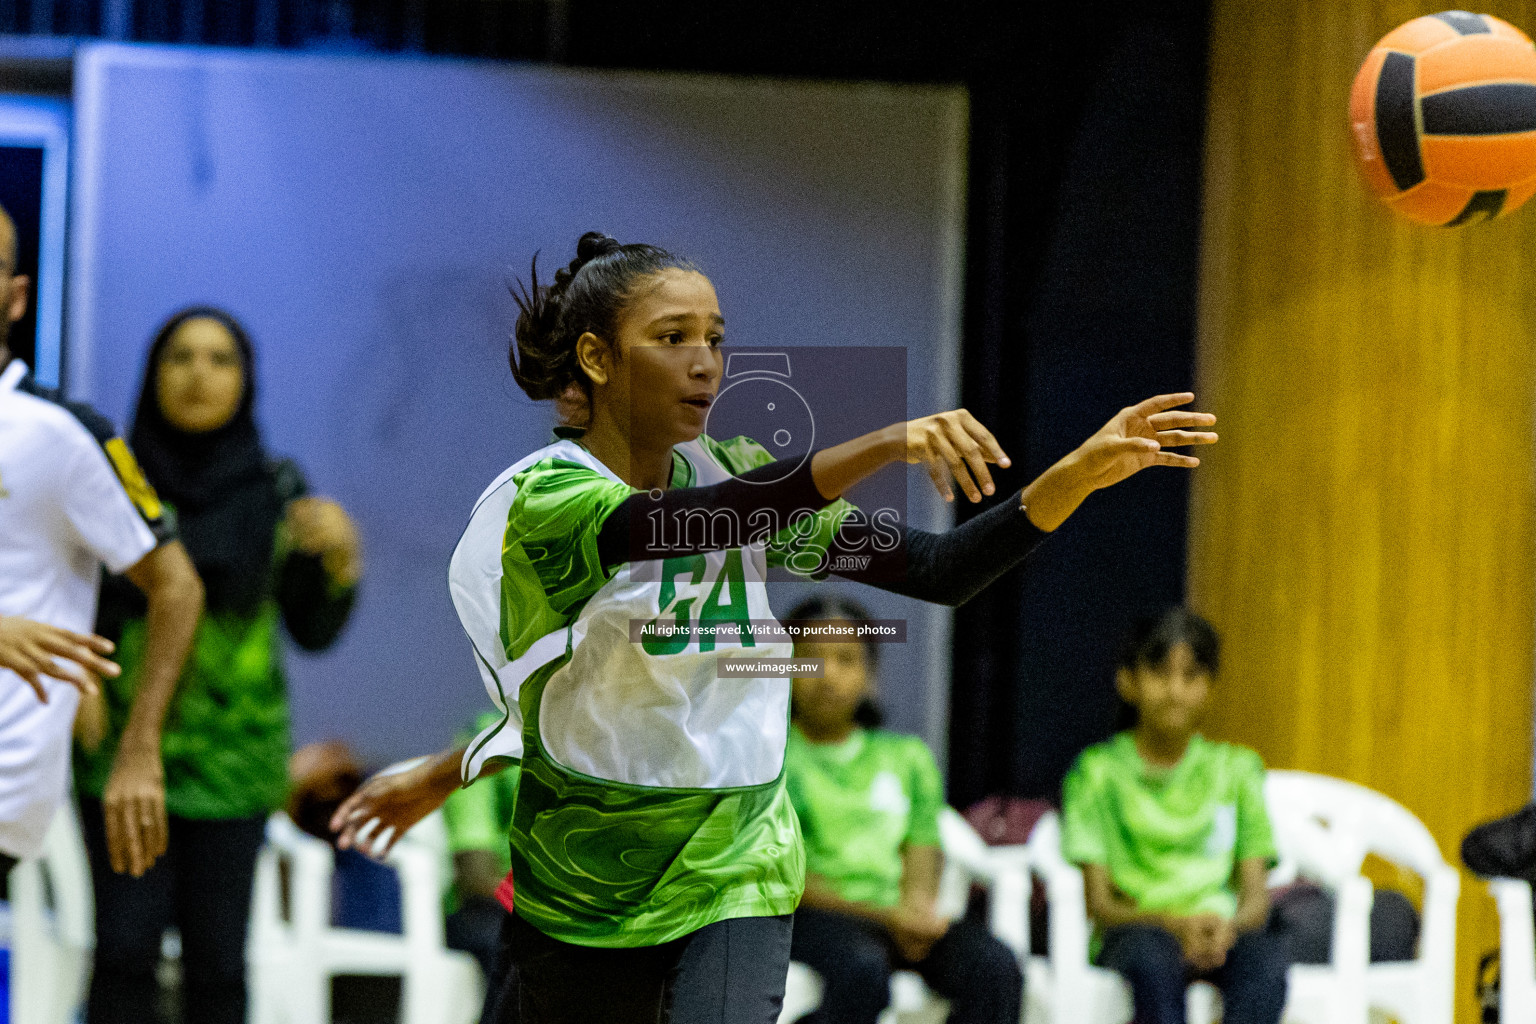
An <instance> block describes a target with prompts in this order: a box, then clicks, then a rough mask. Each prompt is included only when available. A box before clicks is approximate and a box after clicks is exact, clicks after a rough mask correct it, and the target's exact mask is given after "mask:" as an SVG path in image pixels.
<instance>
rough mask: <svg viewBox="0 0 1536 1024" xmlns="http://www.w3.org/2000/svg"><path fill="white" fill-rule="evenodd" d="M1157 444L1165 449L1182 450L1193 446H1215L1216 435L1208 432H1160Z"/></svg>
mask: <svg viewBox="0 0 1536 1024" xmlns="http://www.w3.org/2000/svg"><path fill="white" fill-rule="evenodd" d="M1157 443H1158V444H1160V445H1162V446H1163V447H1164V448H1182V447H1184V446H1185V445H1191V444H1215V443H1216V435H1215V434H1213V433H1211V432H1210V431H1207V430H1159V431H1158V432H1157Z"/></svg>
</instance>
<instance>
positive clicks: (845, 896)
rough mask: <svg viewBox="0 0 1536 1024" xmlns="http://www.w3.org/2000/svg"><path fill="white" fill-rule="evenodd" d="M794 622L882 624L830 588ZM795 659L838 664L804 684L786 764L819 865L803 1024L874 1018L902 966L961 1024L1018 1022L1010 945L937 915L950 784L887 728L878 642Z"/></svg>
mask: <svg viewBox="0 0 1536 1024" xmlns="http://www.w3.org/2000/svg"><path fill="white" fill-rule="evenodd" d="M787 621H788V622H791V623H795V624H798V625H807V626H809V625H816V624H825V623H829V622H836V623H841V624H849V623H860V622H867V621H869V617H868V615H866V614H865V612H864V610H863V609H861V608H859V607H858V606H857V605H855V604H853V603H852V602H850V601H846V600H843V599H841V598H838V597H835V596H831V595H830V594H828V595H827V596H823V597H817V598H812V599H811V600H809V601H807V602H805V603H803V604H801V605H800V606H799V607H797V608H796V609H795V610H794V611H793V612H791V613H790V615H789V617H788V620H787ZM795 656H796V657H797V658H821V659H823V661H824V663H825V675H824V676H823V677H821V678H805V679H796V680H794V697H793V702H792V705H791V719H792V726H793V728H791V730H790V736H789V749H788V751H787V752H786V754H785V762H784V772H785V783H786V786H787V788H788V790H789V798H790V801H791V803H793V804H794V807H795V811H796V812H797V813H798V815H799V818H800V829H801V832H802V833H803V835H804V837H805V862H806V880H805V897H804V899H803V900H802V901H801V903H800V909H799V910H798V911H797V912H796V913H795V927H794V937H793V939H792V944H791V946H790V959H792V960H798V961H799V962H801V963H803V964H806V965H807V966H809V967H811V968H812V969H813V970H815V971H816V972H817V973H818V974H820V975H821V977H822V979H823V981H824V982H825V989H824V992H823V997H822V1002H821V1006H820V1008H818V1009H817V1010H816V1011H815V1012H814V1013H812V1014H811V1015H809V1016H806V1017H802V1018H801V1021H802V1024H809V1022H812V1021H814V1022H817V1024H875V1021H876V1019H877V1018H878V1017H879V1016H880V1013H881V1011H882V1010H884V1009H885V1007H886V1004H887V1003H888V1002H889V1000H890V982H891V972H892V971H893V970H895V969H897V968H908V969H912V970H915V971H917V972H918V973H919V974H921V975H922V976H923V978H924V980H926V981H927V983H928V985H929V987H931V988H932V989H934V991H936V992H938V993H940V994H941V995H943V996H944V997H946V998H947V999H949V1000H950V1007H951V1009H950V1016H949V1020H950V1021H951V1022H952V1024H1018V1021H1019V1012H1020V1004H1021V1001H1022V999H1023V992H1024V981H1023V977H1022V975H1021V974H1020V971H1019V965H1018V963H1017V961H1016V960H1015V959H1014V957H1013V954H1012V953H1011V952H1010V951H1009V949H1008V947H1007V946H1005V945H1003V944H1002V943H1001V942H999V941H998V940H997V939H996V938H994V937H993V936H992V935H991V934H990V933H989V932H988V931H987V929H986V927H985V926H984V925H982V924H980V923H978V922H975V921H971V920H962V921H947V920H944V919H943V918H941V917H939V916H938V914H937V913H936V911H935V905H934V900H935V897H936V895H937V892H938V883H939V873H940V871H941V869H942V867H943V853H942V852H941V851H940V849H939V812H940V811H941V810H942V809H943V806H944V787H943V783H942V782H941V781H940V779H939V770H938V766H937V765H935V764H934V761H933V755H932V754H931V753H929V751H928V748H927V747H925V746H924V745H923V742H922V741H921V740H919V739H918V738H916V737H915V736H902V735H898V734H896V733H891V732H886V731H884V730H882V729H879V728H876V726H878V724H879V711H878V709H877V708H876V707H875V704H874V702H873V700H872V695H873V669H874V661H875V648H874V646H873V645H872V644H868V643H861V642H858V641H853V642H847V641H843V642H838V641H806V640H802V641H800V642H798V643H796V644H795Z"/></svg>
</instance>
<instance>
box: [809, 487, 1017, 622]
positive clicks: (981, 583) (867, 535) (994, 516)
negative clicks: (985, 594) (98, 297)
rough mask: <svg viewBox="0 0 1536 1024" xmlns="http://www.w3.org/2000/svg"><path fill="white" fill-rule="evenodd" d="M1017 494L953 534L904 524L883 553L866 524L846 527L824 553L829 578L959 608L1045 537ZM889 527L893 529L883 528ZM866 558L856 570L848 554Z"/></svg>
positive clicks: (864, 522) (875, 533) (965, 523)
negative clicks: (829, 567) (830, 569)
mask: <svg viewBox="0 0 1536 1024" xmlns="http://www.w3.org/2000/svg"><path fill="white" fill-rule="evenodd" d="M1019 500H1020V493H1019V492H1018V491H1015V492H1014V493H1013V494H1012V495H1011V496H1010V497H1009V498H1007V499H1005V500H1003V501H1000V502H998V503H997V504H996V505H993V506H992V507H991V508H989V509H987V510H986V511H984V512H981V513H978V514H977V515H975V516H972V517H971V518H970V519H968V520H966V521H965V522H964V523H961V524H960V525H959V526H957V527H955V528H954V529H953V530H946V531H945V532H943V533H931V532H929V531H928V530H914V529H909V528H908V527H905V526H896V527H894V529H895V530H896V532H897V533H898V534H899V535H900V538H901V539H900V541H899V542H898V543H897V544H896V546H895V547H894V548H891V549H890V550H888V551H881V550H879V548H878V547H877V546H876V544H875V541H876V540H877V539H878V537H877V532H876V531H875V530H874V529H873V527H871V525H870V524H869V523H868V522H867V521H860V522H856V523H847V524H845V525H844V526H843V528H842V529H840V530H838V531H837V537H836V538H835V539H834V540H833V542H832V545H831V547H830V548H829V549H828V555H829V556H830V564H832V565H836V566H839V568H838V569H837V570H836V571H835V572H834V573H833V575H836V576H840V577H842V578H843V579H846V580H853V581H854V582H857V583H865V584H868V585H869V586H872V587H878V588H879V589H881V590H886V591H889V592H890V593H892V594H901V595H903V596H904V597H915V598H917V599H918V600H920V601H930V602H932V603H934V604H943V605H949V606H950V607H951V608H955V607H959V606H960V605H962V604H965V602H967V601H969V600H970V599H971V598H973V597H975V596H976V595H977V594H979V593H981V592H982V591H983V590H985V589H986V588H987V587H989V586H991V585H992V583H993V582H994V581H995V580H997V578H998V577H1000V576H1002V575H1003V574H1004V573H1005V572H1007V571H1008V570H1010V569H1012V568H1013V567H1014V566H1016V565H1018V564H1019V563H1021V562H1023V561H1024V560H1025V559H1026V558H1028V557H1029V554H1030V552H1032V551H1034V550H1035V548H1036V547H1037V546H1038V545H1039V543H1040V542H1041V541H1042V540H1044V539H1045V537H1046V533H1045V531H1043V530H1041V529H1040V528H1039V527H1038V526H1036V525H1035V524H1034V523H1032V522H1030V521H1029V516H1028V515H1026V514H1025V513H1024V509H1023V508H1022V507H1020V505H1019ZM886 529H888V530H889V529H892V527H889V526H888V527H886ZM859 555H865V556H868V563H867V564H866V565H864V566H863V567H862V568H859V569H846V568H842V567H843V566H847V565H849V564H852V562H851V559H850V558H849V557H848V556H853V558H857V556H859Z"/></svg>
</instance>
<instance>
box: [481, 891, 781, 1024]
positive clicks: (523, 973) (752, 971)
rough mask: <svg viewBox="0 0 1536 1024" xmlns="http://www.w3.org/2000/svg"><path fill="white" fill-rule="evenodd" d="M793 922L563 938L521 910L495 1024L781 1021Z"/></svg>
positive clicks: (508, 936)
mask: <svg viewBox="0 0 1536 1024" xmlns="http://www.w3.org/2000/svg"><path fill="white" fill-rule="evenodd" d="M790 929H791V918H790V917H789V915H787V914H786V915H784V916H782V917H744V918H737V919H734V920H730V921H719V922H716V923H715V924H712V925H708V926H706V927H704V928H701V929H699V930H698V931H696V932H694V933H692V934H691V935H685V936H683V937H682V938H680V939H676V940H674V941H672V942H668V943H664V944H663V945H660V946H642V947H639V948H636V949H598V948H596V947H593V946H577V945H573V944H571V943H568V942H560V941H559V940H557V939H552V938H550V937H549V936H548V935H545V934H544V933H543V932H541V931H539V930H538V929H537V928H535V927H533V926H532V925H531V924H529V923H528V922H526V921H524V920H523V919H522V918H520V917H518V916H517V915H516V914H508V915H507V919H506V922H505V925H504V927H503V929H502V933H501V934H502V941H501V952H500V956H499V957H498V961H497V970H496V975H495V976H494V977H493V978H492V979H491V980H490V986H489V988H490V993H489V995H488V996H487V998H488V999H492V1000H495V1001H496V1004H497V1005H496V1015H495V1018H494V1019H495V1020H496V1021H497V1022H498V1024H592V1022H594V1021H602V1022H603V1024H775V1022H776V1021H777V1020H778V1019H779V1011H780V1010H781V1009H782V1008H783V1005H784V978H785V975H786V973H787V972H788V970H789V941H790Z"/></svg>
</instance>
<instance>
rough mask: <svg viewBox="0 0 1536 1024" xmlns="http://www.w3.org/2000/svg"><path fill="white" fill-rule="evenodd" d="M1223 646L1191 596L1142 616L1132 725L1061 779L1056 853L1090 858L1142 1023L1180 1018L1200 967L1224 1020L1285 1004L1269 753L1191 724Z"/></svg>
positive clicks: (1102, 953)
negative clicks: (1267, 791)
mask: <svg viewBox="0 0 1536 1024" xmlns="http://www.w3.org/2000/svg"><path fill="white" fill-rule="evenodd" d="M1218 655H1219V641H1218V639H1217V636H1216V631H1215V630H1214V629H1213V628H1212V627H1211V625H1210V623H1208V622H1206V621H1205V620H1204V619H1202V618H1200V617H1199V616H1198V615H1195V614H1193V613H1191V612H1189V611H1187V610H1185V609H1183V608H1170V609H1168V610H1167V611H1165V612H1164V613H1163V614H1162V615H1161V616H1159V617H1157V618H1155V619H1148V620H1144V621H1142V622H1140V623H1138V624H1137V626H1136V628H1135V629H1134V630H1133V632H1132V634H1131V636H1130V638H1129V641H1128V643H1127V644H1126V646H1125V648H1124V650H1123V651H1122V652H1121V655H1120V659H1119V664H1118V668H1117V671H1116V673H1115V687H1116V689H1117V690H1118V691H1119V693H1120V696H1121V697H1122V698H1123V699H1124V700H1125V702H1126V703H1127V704H1128V705H1130V707H1131V708H1132V709H1134V711H1135V713H1136V724H1135V726H1134V728H1132V729H1131V730H1129V731H1127V732H1122V733H1119V734H1118V735H1116V736H1115V737H1114V738H1112V739H1110V740H1109V741H1107V742H1105V743H1099V744H1096V745H1094V746H1092V747H1089V748H1088V749H1087V750H1085V751H1083V753H1082V754H1081V755H1080V756H1079V757H1078V759H1077V763H1076V764H1075V765H1074V766H1073V768H1072V771H1071V773H1070V774H1069V775H1068V776H1067V779H1066V782H1065V783H1064V784H1063V790H1062V835H1061V844H1062V853H1063V854H1064V855H1065V856H1066V858H1067V859H1068V860H1069V861H1072V862H1073V863H1076V864H1080V865H1082V868H1083V882H1084V890H1085V894H1086V897H1087V904H1088V916H1089V917H1091V918H1092V919H1093V921H1094V924H1095V925H1096V926H1097V927H1098V930H1099V934H1100V938H1101V940H1102V945H1101V948H1100V950H1099V954H1098V962H1099V964H1100V965H1102V966H1104V967H1108V968H1111V969H1113V970H1116V971H1119V972H1120V973H1121V974H1122V975H1124V976H1125V978H1126V980H1127V981H1128V982H1129V983H1130V986H1131V991H1132V993H1133V997H1134V1001H1135V1005H1136V1021H1137V1022H1138V1024H1184V1005H1185V1003H1184V989H1185V987H1186V985H1187V984H1188V983H1189V982H1190V981H1191V980H1194V979H1203V980H1207V981H1210V982H1212V983H1213V984H1215V985H1216V986H1217V988H1219V989H1220V990H1221V994H1222V1003H1223V1008H1224V1013H1223V1016H1222V1019H1223V1021H1224V1024H1277V1022H1278V1021H1279V1020H1280V1013H1281V1010H1282V1009H1283V1008H1284V1006H1285V992H1286V968H1287V963H1286V959H1285V955H1284V952H1283V951H1282V949H1281V948H1280V945H1279V943H1278V942H1277V940H1276V939H1275V937H1274V936H1272V935H1270V934H1269V933H1267V932H1266V931H1265V930H1264V926H1265V922H1266V919H1267V918H1268V915H1269V896H1268V890H1267V888H1266V885H1265V877H1266V874H1267V871H1268V868H1269V866H1270V865H1271V864H1272V863H1273V861H1274V857H1275V846H1274V840H1273V837H1272V835H1271V833H1270V826H1269V817H1268V815H1267V813H1266V811H1265V809H1264V764H1263V762H1262V761H1261V760H1260V759H1259V755H1258V754H1256V753H1255V752H1254V751H1252V750H1249V749H1248V748H1246V747H1241V746H1237V745H1235V744H1231V743H1216V742H1212V741H1210V740H1207V739H1205V738H1204V737H1203V736H1201V735H1200V734H1199V733H1198V732H1197V731H1196V728H1197V726H1198V724H1199V721H1200V716H1201V713H1202V712H1203V711H1204V710H1205V706H1206V702H1207V700H1208V698H1209V696H1210V688H1211V683H1212V680H1213V679H1214V678H1215V675H1216V668H1217V662H1218Z"/></svg>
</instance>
